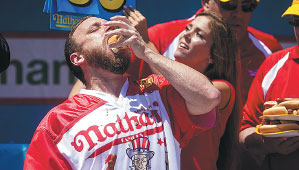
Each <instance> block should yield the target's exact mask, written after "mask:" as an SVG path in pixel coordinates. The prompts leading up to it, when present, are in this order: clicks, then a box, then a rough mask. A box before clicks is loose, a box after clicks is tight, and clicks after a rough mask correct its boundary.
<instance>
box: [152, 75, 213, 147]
mask: <svg viewBox="0 0 299 170" xmlns="http://www.w3.org/2000/svg"><path fill="white" fill-rule="evenodd" d="M152 76H153V78H154V83H155V84H156V85H158V87H159V88H160V89H161V90H160V94H161V98H162V101H163V103H164V106H165V108H166V110H167V112H168V114H169V118H170V122H171V125H172V130H173V132H174V136H175V137H176V139H177V140H178V141H180V145H181V147H184V146H185V145H186V144H187V143H188V142H189V140H190V139H191V138H192V136H193V135H194V134H195V133H197V134H198V133H201V132H203V131H205V130H207V129H209V128H210V127H211V126H200V125H199V124H196V123H193V122H192V120H191V118H190V114H189V113H188V111H187V107H186V103H185V100H184V99H183V97H182V96H181V95H180V94H179V93H178V92H177V91H176V90H175V89H174V88H173V87H172V86H171V85H170V83H169V82H168V81H167V80H166V78H164V77H163V76H156V75H152ZM205 115H206V116H207V117H210V118H211V119H213V120H212V121H211V122H215V121H216V116H215V115H216V109H214V110H212V111H211V112H209V113H206V114H205Z"/></svg>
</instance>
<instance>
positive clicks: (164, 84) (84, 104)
mask: <svg viewBox="0 0 299 170" xmlns="http://www.w3.org/2000/svg"><path fill="white" fill-rule="evenodd" d="M211 114H214V113H211ZM214 121H215V120H211V123H214ZM205 129H208V127H201V126H197V125H195V124H193V123H192V121H191V120H190V118H189V115H188V112H187V109H186V105H185V102H184V100H183V98H182V97H181V96H180V95H179V93H178V92H177V91H176V90H175V89H174V88H173V87H172V86H170V84H169V83H168V81H167V80H166V79H165V78H164V77H162V76H154V75H152V76H150V77H148V78H146V79H143V80H141V81H138V82H136V81H128V80H127V81H126V82H125V84H124V85H123V87H122V89H121V92H120V96H119V98H118V99H115V98H114V97H112V96H110V95H108V94H106V93H103V92H98V91H94V90H81V92H80V94H79V95H76V96H74V97H73V98H72V99H69V100H67V101H66V102H64V103H63V104H61V105H59V106H57V107H56V108H54V109H52V110H51V111H50V112H49V113H48V114H47V115H46V117H45V118H44V119H43V120H42V122H41V123H40V125H39V126H38V128H37V130H36V132H35V134H34V137H33V139H32V141H31V144H30V147H29V149H28V152H27V155H26V160H25V168H24V169H103V170H105V169H106V168H107V165H108V161H109V158H110V157H111V154H116V155H117V159H116V164H115V168H114V169H143V168H144V169H152V170H154V169H155V170H158V169H163V170H164V169H180V152H181V147H183V146H184V145H185V144H187V143H188V141H189V140H190V138H191V137H192V136H193V134H194V133H199V132H201V131H203V130H205Z"/></svg>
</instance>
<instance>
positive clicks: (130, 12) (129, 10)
mask: <svg viewBox="0 0 299 170" xmlns="http://www.w3.org/2000/svg"><path fill="white" fill-rule="evenodd" d="M123 15H124V16H126V17H127V18H128V20H129V21H130V22H131V23H132V26H134V27H135V28H136V29H137V31H138V32H139V33H140V35H141V37H142V38H143V40H144V41H145V42H146V43H147V42H148V41H149V37H148V32H147V21H146V18H145V17H144V16H143V15H142V14H141V13H140V12H139V11H138V10H136V9H135V8H133V7H126V6H125V7H124V10H123Z"/></svg>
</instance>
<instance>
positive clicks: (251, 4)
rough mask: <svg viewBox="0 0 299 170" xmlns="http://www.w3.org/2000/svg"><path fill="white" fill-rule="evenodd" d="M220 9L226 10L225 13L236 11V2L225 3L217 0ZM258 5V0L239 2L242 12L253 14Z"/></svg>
mask: <svg viewBox="0 0 299 170" xmlns="http://www.w3.org/2000/svg"><path fill="white" fill-rule="evenodd" d="M217 2H218V4H219V6H220V8H222V9H224V10H226V11H233V10H236V9H237V6H238V2H236V1H233V0H231V1H227V2H222V1H219V0H217ZM257 4H258V0H242V2H241V7H242V11H243V12H253V11H254V10H255V9H256V7H257Z"/></svg>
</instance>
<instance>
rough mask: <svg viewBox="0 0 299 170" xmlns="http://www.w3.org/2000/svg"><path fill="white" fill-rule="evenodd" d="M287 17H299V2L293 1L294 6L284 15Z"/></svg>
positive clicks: (297, 0) (298, 0)
mask: <svg viewBox="0 0 299 170" xmlns="http://www.w3.org/2000/svg"><path fill="white" fill-rule="evenodd" d="M285 15H299V0H293V3H292V5H291V6H290V7H289V8H288V9H287V10H286V11H285V12H284V13H283V14H282V16H281V17H284V16H285Z"/></svg>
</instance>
